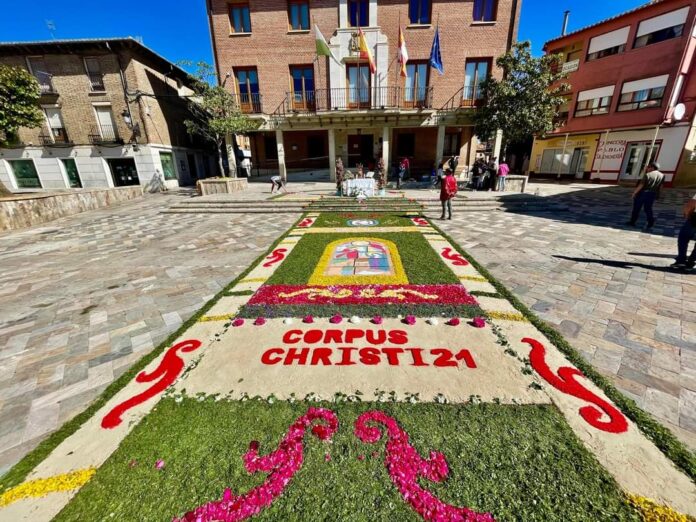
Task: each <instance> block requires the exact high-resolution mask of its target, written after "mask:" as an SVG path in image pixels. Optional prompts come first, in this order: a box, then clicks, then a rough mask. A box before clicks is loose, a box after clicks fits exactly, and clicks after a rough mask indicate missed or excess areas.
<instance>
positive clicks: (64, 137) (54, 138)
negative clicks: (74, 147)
mask: <svg viewBox="0 0 696 522" xmlns="http://www.w3.org/2000/svg"><path fill="white" fill-rule="evenodd" d="M39 140H40V141H41V145H48V146H51V145H69V144H71V143H72V142H71V141H70V140H69V139H68V133H67V131H66V130H65V129H64V128H56V129H51V130H50V132H48V133H46V132H42V133H41V134H39Z"/></svg>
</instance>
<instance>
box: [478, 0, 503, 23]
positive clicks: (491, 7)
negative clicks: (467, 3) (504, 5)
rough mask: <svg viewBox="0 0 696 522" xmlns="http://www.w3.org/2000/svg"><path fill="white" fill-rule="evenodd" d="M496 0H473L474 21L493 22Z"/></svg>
mask: <svg viewBox="0 0 696 522" xmlns="http://www.w3.org/2000/svg"><path fill="white" fill-rule="evenodd" d="M497 11H498V0H474V22H495V19H496V14H497Z"/></svg>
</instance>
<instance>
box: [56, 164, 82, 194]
mask: <svg viewBox="0 0 696 522" xmlns="http://www.w3.org/2000/svg"><path fill="white" fill-rule="evenodd" d="M61 161H62V162H63V167H65V174H66V175H67V176H68V184H69V185H70V188H82V181H81V180H80V173H79V172H78V171H77V164H76V163H75V160H74V159H73V158H65V159H62V160H61Z"/></svg>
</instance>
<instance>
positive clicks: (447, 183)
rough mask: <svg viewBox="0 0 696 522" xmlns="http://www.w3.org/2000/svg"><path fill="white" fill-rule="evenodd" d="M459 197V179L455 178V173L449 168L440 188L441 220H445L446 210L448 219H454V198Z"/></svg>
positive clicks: (446, 169)
mask: <svg viewBox="0 0 696 522" xmlns="http://www.w3.org/2000/svg"><path fill="white" fill-rule="evenodd" d="M456 195H457V179H456V178H455V177H454V172H452V170H451V169H450V168H449V165H448V166H447V167H446V168H445V178H444V179H443V180H442V186H441V187H440V201H441V202H442V215H441V216H440V219H445V209H447V213H448V217H447V219H452V198H453V197H454V196H456Z"/></svg>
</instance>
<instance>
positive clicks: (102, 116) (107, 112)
mask: <svg viewBox="0 0 696 522" xmlns="http://www.w3.org/2000/svg"><path fill="white" fill-rule="evenodd" d="M94 112H95V113H96V117H97V128H96V129H95V131H94V132H93V133H92V134H93V135H95V136H96V137H97V138H100V139H101V141H116V140H118V130H117V129H116V124H115V123H114V116H113V114H111V105H95V107H94Z"/></svg>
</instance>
